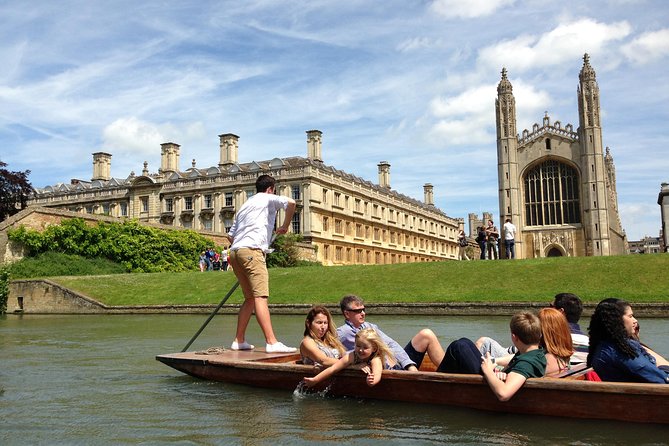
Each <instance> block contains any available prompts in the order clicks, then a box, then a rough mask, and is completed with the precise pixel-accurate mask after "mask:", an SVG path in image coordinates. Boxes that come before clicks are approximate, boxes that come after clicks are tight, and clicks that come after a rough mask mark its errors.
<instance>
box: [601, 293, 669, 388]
mask: <svg viewBox="0 0 669 446" xmlns="http://www.w3.org/2000/svg"><path fill="white" fill-rule="evenodd" d="M637 325H638V323H637V321H636V319H635V318H634V313H633V312H632V307H631V306H630V304H629V303H627V302H626V301H624V300H621V299H615V298H609V299H604V300H603V301H601V302H600V303H599V305H597V308H595V312H594V313H593V314H592V318H591V319H590V327H588V331H589V334H590V347H589V354H588V366H591V367H592V368H593V369H595V372H597V374H598V375H599V377H600V378H601V379H602V380H603V381H619V382H647V383H658V384H669V373H667V372H666V371H664V370H662V369H660V368H659V367H658V366H657V362H656V361H655V358H654V357H653V356H652V355H650V354H649V353H648V352H647V351H646V350H645V349H644V348H643V346H642V345H641V344H640V343H639V341H637V340H636V339H635V337H634V334H635V331H636V327H637Z"/></svg>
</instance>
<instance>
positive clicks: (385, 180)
mask: <svg viewBox="0 0 669 446" xmlns="http://www.w3.org/2000/svg"><path fill="white" fill-rule="evenodd" d="M378 166H379V186H381V187H385V188H387V189H390V163H389V162H388V161H381V162H380V163H379V164H378Z"/></svg>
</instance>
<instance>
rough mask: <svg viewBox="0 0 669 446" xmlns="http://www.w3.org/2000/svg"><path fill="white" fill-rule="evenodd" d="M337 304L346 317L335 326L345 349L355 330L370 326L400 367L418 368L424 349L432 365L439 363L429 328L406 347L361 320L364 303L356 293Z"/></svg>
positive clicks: (349, 346) (437, 345)
mask: <svg viewBox="0 0 669 446" xmlns="http://www.w3.org/2000/svg"><path fill="white" fill-rule="evenodd" d="M339 307H340V308H341V312H342V314H343V315H344V318H345V319H346V321H345V323H344V325H342V326H341V327H339V328H337V335H338V336H339V340H340V341H341V343H342V344H343V345H344V348H345V349H346V350H347V351H350V350H353V347H354V345H355V334H356V333H357V332H359V331H360V330H362V329H365V328H373V329H374V330H375V331H376V332H377V333H378V334H379V336H381V339H383V342H385V343H386V344H387V345H388V347H390V349H391V350H392V352H393V354H394V355H395V359H396V360H397V362H398V363H399V364H400V365H401V366H402V368H403V369H404V370H411V371H415V370H418V369H419V368H420V365H421V363H422V362H423V358H424V357H425V354H426V353H427V355H428V357H429V358H430V361H432V363H433V364H434V365H435V366H439V365H440V364H441V361H442V360H443V359H444V348H443V347H442V346H441V344H440V343H439V340H438V339H437V336H436V335H435V334H434V332H433V331H432V330H430V329H429V328H424V329H422V330H421V331H419V332H418V333H417V334H416V335H415V336H414V337H413V338H412V339H411V341H409V343H408V344H407V345H406V347H404V348H402V346H401V345H399V344H398V343H397V342H396V341H395V340H394V339H393V338H391V337H390V336H388V335H386V334H385V333H384V332H383V331H381V330H380V329H379V327H378V326H377V325H376V324H372V323H371V322H367V321H365V316H366V314H365V304H364V303H363V301H362V299H361V298H359V297H358V296H355V295H353V294H350V295H348V296H344V297H343V298H342V300H341V302H339Z"/></svg>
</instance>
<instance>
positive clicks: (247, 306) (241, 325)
mask: <svg viewBox="0 0 669 446" xmlns="http://www.w3.org/2000/svg"><path fill="white" fill-rule="evenodd" d="M254 300H255V299H253V298H251V299H244V303H243V304H242V306H241V308H240V309H239V313H238V314H237V332H236V333H235V342H238V343H240V344H242V343H243V342H244V341H245V336H246V327H248V326H249V321H250V320H251V315H252V314H253V309H254V302H253V301H254Z"/></svg>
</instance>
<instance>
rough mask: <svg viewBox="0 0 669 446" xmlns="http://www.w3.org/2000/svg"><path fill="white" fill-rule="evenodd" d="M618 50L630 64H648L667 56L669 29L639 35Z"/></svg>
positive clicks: (668, 53)
mask: <svg viewBox="0 0 669 446" xmlns="http://www.w3.org/2000/svg"><path fill="white" fill-rule="evenodd" d="M620 50H621V51H622V53H623V54H624V55H625V56H626V57H627V58H628V59H629V60H631V61H632V62H635V63H641V64H644V63H648V62H652V61H655V60H658V59H662V58H664V57H666V56H668V55H669V29H666V28H665V29H662V30H659V31H653V32H648V33H644V34H642V35H640V36H639V37H637V38H636V39H634V40H633V41H631V42H630V43H628V44H626V45H623V46H622V47H621V48H620Z"/></svg>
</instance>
